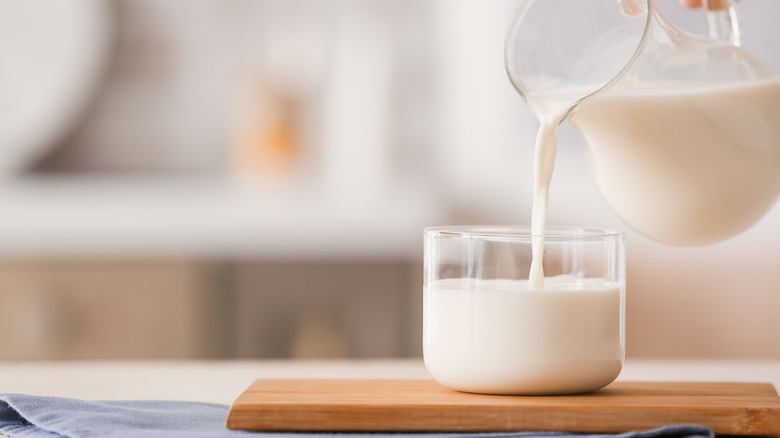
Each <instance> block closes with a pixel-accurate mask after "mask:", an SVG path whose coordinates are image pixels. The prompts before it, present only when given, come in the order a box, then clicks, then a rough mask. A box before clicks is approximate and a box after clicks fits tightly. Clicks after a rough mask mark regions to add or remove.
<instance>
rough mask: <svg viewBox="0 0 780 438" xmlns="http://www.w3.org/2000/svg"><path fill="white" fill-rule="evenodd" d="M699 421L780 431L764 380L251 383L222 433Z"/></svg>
mask: <svg viewBox="0 0 780 438" xmlns="http://www.w3.org/2000/svg"><path fill="white" fill-rule="evenodd" d="M673 424H699V425H703V426H707V427H710V428H712V429H713V430H714V431H715V433H716V434H724V435H780V398H779V397H778V395H777V392H776V391H775V389H774V387H773V386H772V385H771V384H764V383H723V382H718V383H701V382H697V383H694V382H673V383H672V382H615V383H612V384H611V385H609V386H607V387H606V388H604V389H602V390H599V391H596V392H593V393H589V394H581V395H570V396H552V397H549V396H528V397H526V396H492V395H482V394H467V393H462V392H457V391H454V390H451V389H449V388H446V387H444V386H441V385H439V384H438V383H436V382H434V381H430V380H258V381H256V382H255V383H254V384H252V385H251V386H250V387H249V388H248V389H247V390H246V391H244V393H243V394H241V395H240V396H239V397H238V398H237V399H236V401H235V402H234V403H233V405H232V406H231V408H230V412H229V414H228V419H227V427H228V428H229V429H237V430H255V431H508V430H515V431H519V430H538V431H542V430H562V431H572V432H625V431H630V430H643V429H651V428H655V427H661V426H668V425H673Z"/></svg>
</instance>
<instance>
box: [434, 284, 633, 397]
mask: <svg viewBox="0 0 780 438" xmlns="http://www.w3.org/2000/svg"><path fill="white" fill-rule="evenodd" d="M620 293H621V288H620V285H619V284H617V283H613V282H606V281H604V280H601V279H577V278H574V277H571V276H559V277H548V278H547V279H546V282H545V290H537V289H535V288H533V287H531V286H530V285H529V283H528V281H526V280H482V281H477V280H474V279H460V278H458V279H446V280H439V281H437V282H434V283H433V284H430V285H428V287H427V288H425V289H424V298H423V299H424V307H423V311H424V318H425V321H426V323H425V325H424V328H423V342H424V345H423V347H424V348H423V350H424V358H425V366H426V368H427V369H428V371H429V372H430V373H431V375H432V376H433V377H434V378H435V379H436V380H437V381H439V382H440V383H442V384H444V385H446V386H448V387H450V388H454V389H457V390H461V391H466V392H484V393H491V394H571V393H578V392H588V391H593V390H596V389H599V388H601V387H603V386H605V385H607V384H609V383H610V382H612V381H613V380H614V379H615V378H616V377H617V375H618V374H619V373H620V370H621V367H622V362H623V359H624V357H625V352H624V345H625V344H624V339H623V338H622V333H624V331H623V328H622V327H621V319H620V315H621V308H620V306H621V301H620V298H621V297H620Z"/></svg>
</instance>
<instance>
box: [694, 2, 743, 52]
mask: <svg viewBox="0 0 780 438" xmlns="http://www.w3.org/2000/svg"><path fill="white" fill-rule="evenodd" d="M703 3H704V7H705V9H706V10H707V28H708V29H709V33H710V38H712V39H714V40H716V41H719V42H722V43H725V44H731V45H733V46H739V45H740V39H741V36H742V35H741V32H740V29H739V17H738V16H737V8H736V5H735V3H736V0H703Z"/></svg>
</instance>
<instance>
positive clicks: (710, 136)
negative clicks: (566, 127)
mask: <svg viewBox="0 0 780 438" xmlns="http://www.w3.org/2000/svg"><path fill="white" fill-rule="evenodd" d="M716 1H717V4H716V3H715V2H716ZM709 7H710V11H709V12H708V14H709V20H708V23H709V25H710V35H711V36H710V37H709V38H705V37H698V36H694V35H690V34H687V33H685V32H683V31H681V30H680V29H678V28H677V27H675V26H674V25H673V24H671V23H670V22H669V21H668V20H667V19H666V18H665V17H664V16H663V14H662V13H661V11H660V10H659V9H658V7H657V4H656V0H619V1H617V2H616V1H615V0H603V1H588V2H572V1H571V0H524V1H522V2H521V5H520V7H519V9H518V12H517V14H516V16H515V19H514V21H513V23H512V25H511V27H510V29H509V34H508V36H507V46H506V67H507V72H508V73H509V77H510V80H511V81H512V84H513V85H514V86H515V88H516V89H517V91H518V92H519V93H520V94H521V96H522V97H523V98H524V99H525V101H526V102H527V103H528V105H529V106H530V107H531V109H532V110H533V111H535V112H536V113H537V115H540V116H541V115H542V113H544V112H545V111H551V108H557V111H559V112H560V111H561V109H562V108H563V110H564V111H565V114H566V116H565V118H566V119H567V120H569V121H570V122H571V123H572V125H573V126H574V127H575V128H576V129H577V130H578V132H579V133H580V135H581V136H582V138H583V140H584V142H585V144H586V147H587V150H588V156H589V157H590V161H591V170H592V171H593V174H594V176H595V178H596V181H597V184H598V187H599V189H600V191H601V193H602V194H603V196H604V198H605V200H606V201H607V203H608V204H609V205H610V207H611V208H612V209H613V211H614V212H615V213H616V214H617V215H618V216H619V217H620V218H621V219H622V220H623V221H624V222H625V223H627V224H628V225H629V226H631V227H632V228H634V229H636V230H638V231H639V232H641V233H642V234H644V235H646V236H647V237H650V238H652V239H654V240H657V241H661V242H665V243H669V244H675V245H685V246H690V245H703V244H709V243H714V242H718V241H722V240H725V239H727V238H729V237H731V236H734V235H736V234H738V233H740V232H741V231H743V230H745V229H747V228H748V227H750V226H751V225H752V224H754V223H755V222H756V221H758V220H759V219H760V218H761V217H762V216H763V215H764V214H765V213H766V211H767V210H768V209H769V208H770V207H771V205H772V204H773V202H774V200H775V198H776V197H777V194H778V192H780V81H778V79H777V77H776V76H775V75H774V73H773V72H772V71H771V70H770V69H769V68H768V67H767V66H766V65H764V64H763V63H762V62H761V61H760V60H758V59H757V58H756V57H755V56H753V55H751V54H750V53H748V52H747V51H745V50H743V49H741V48H740V47H739V29H738V26H737V21H736V15H735V13H734V9H733V5H732V4H730V3H729V0H710V5H709Z"/></svg>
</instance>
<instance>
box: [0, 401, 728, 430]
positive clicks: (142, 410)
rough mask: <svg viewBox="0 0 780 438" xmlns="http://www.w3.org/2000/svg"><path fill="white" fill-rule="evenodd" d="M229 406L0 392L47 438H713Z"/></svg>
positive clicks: (2, 408) (3, 407) (13, 414)
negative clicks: (253, 428)
mask: <svg viewBox="0 0 780 438" xmlns="http://www.w3.org/2000/svg"><path fill="white" fill-rule="evenodd" d="M227 414H228V406H226V405H220V404H213V403H199V402H187V401H154V400H117V401H87V400H76V399H69V398H59V397H43V396H32V395H24V394H0V433H2V434H4V435H6V436H9V437H12V438H15V437H31V438H38V437H46V438H55V437H56V438H62V437H67V438H87V437H108V438H113V437H115V438H157V437H172V438H176V437H193V438H206V437H214V438H222V437H226V438H232V437H238V436H244V437H246V436H252V437H257V438H325V437H326V438H363V437H370V438H536V437H540V438H543V437H555V438H559V437H564V438H567V437H570V438H583V437H585V438H714V434H713V432H712V430H710V429H708V428H706V427H701V426H694V425H677V426H668V427H663V428H659V429H653V430H647V431H638V432H628V433H622V434H610V435H607V434H600V435H594V434H588V435H585V434H572V433H566V432H493V433H487V432H486V433H468V432H457V433H328V434H323V433H304V432H295V433H289V432H279V433H275V432H262V433H258V432H243V431H233V430H228V429H226V428H225V420H226V419H227Z"/></svg>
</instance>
